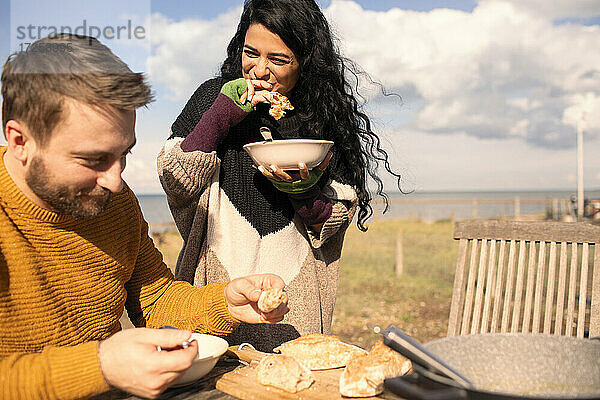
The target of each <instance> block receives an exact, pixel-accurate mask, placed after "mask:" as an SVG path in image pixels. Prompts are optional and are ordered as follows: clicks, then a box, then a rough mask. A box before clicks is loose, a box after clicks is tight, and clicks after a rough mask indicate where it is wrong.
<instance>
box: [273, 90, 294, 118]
mask: <svg viewBox="0 0 600 400" xmlns="http://www.w3.org/2000/svg"><path fill="white" fill-rule="evenodd" d="M268 97H269V103H271V108H269V114H270V115H271V116H272V117H273V118H275V119H281V118H282V117H283V115H284V114H285V111H286V110H293V109H294V106H292V103H290V101H289V100H288V98H287V97H285V96H284V95H282V94H281V93H278V92H269V95H268Z"/></svg>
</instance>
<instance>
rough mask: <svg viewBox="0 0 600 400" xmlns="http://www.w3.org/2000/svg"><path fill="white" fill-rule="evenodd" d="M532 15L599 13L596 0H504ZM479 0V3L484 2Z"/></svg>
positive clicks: (599, 8)
mask: <svg viewBox="0 0 600 400" xmlns="http://www.w3.org/2000/svg"><path fill="white" fill-rule="evenodd" d="M505 1H506V2H507V3H511V4H513V5H515V6H516V7H519V8H521V9H523V10H525V11H527V12H529V13H531V14H533V15H536V16H543V17H544V18H547V19H562V18H587V17H591V16H597V15H600V2H598V0H505ZM484 2H485V0H484V1H481V2H480V3H484Z"/></svg>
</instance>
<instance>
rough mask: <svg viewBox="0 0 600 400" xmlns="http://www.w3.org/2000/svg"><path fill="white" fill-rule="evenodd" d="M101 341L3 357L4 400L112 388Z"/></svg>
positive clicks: (67, 396) (89, 393)
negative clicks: (103, 362)
mask: <svg viewBox="0 0 600 400" xmlns="http://www.w3.org/2000/svg"><path fill="white" fill-rule="evenodd" d="M97 347H98V342H97V341H92V342H87V343H83V344H80V345H76V346H67V347H54V346H48V347H46V348H44V350H43V351H42V352H40V353H16V354H11V355H10V356H7V357H5V358H3V359H1V360H0V382H1V383H0V398H1V399H81V398H88V397H91V396H94V395H97V394H100V393H102V392H105V391H107V390H108V389H109V386H108V384H107V383H106V381H105V380H104V377H103V376H102V371H101V369H100V363H99V361H98V355H97Z"/></svg>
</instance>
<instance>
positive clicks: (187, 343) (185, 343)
mask: <svg viewBox="0 0 600 400" xmlns="http://www.w3.org/2000/svg"><path fill="white" fill-rule="evenodd" d="M158 329H177V328H175V327H174V326H169V325H163V326H161V327H160V328H158ZM193 340H196V339H192V340H184V341H183V342H181V344H180V345H179V346H177V347H176V348H174V349H170V350H177V349H187V348H188V347H190V345H191V344H192V341H193ZM156 349H157V350H158V351H162V350H163V349H162V348H161V347H160V346H156Z"/></svg>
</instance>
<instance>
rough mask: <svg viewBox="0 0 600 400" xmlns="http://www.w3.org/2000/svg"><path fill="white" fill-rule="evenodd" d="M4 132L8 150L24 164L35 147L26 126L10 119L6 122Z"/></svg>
mask: <svg viewBox="0 0 600 400" xmlns="http://www.w3.org/2000/svg"><path fill="white" fill-rule="evenodd" d="M4 132H5V136H6V141H7V142H8V151H9V152H10V153H11V154H12V156H13V157H14V158H15V159H17V160H19V161H20V162H22V163H24V164H25V163H27V160H28V159H29V158H30V157H31V155H32V154H33V152H34V151H35V149H36V142H35V140H34V139H33V137H32V136H31V134H30V133H29V130H28V129H27V127H26V126H25V125H23V124H22V123H20V122H18V121H15V120H14V119H11V120H9V121H8V122H7V123H6V127H5V129H4Z"/></svg>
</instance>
